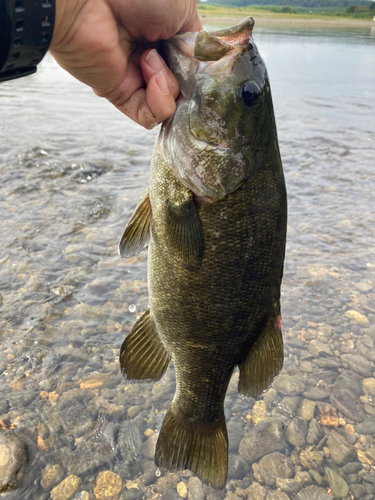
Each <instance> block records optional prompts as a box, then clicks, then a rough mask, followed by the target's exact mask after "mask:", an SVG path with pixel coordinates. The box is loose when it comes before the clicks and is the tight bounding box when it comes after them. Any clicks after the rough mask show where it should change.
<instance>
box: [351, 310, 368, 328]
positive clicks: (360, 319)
mask: <svg viewBox="0 0 375 500" xmlns="http://www.w3.org/2000/svg"><path fill="white" fill-rule="evenodd" d="M345 316H346V317H347V318H349V319H352V320H354V321H356V322H357V323H359V324H360V325H368V324H369V320H368V319H367V318H366V316H365V315H364V314H361V313H359V312H357V311H354V310H353V309H349V311H345Z"/></svg>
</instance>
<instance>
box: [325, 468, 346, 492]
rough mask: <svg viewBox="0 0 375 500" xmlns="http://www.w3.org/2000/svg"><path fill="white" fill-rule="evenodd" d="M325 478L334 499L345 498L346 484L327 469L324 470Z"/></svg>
mask: <svg viewBox="0 0 375 500" xmlns="http://www.w3.org/2000/svg"><path fill="white" fill-rule="evenodd" d="M325 478H326V480H327V482H328V484H329V487H330V488H331V491H332V493H333V496H334V497H336V498H345V497H346V495H347V494H348V492H349V487H348V485H347V483H346V482H345V481H344V480H343V478H342V477H340V476H339V475H338V474H337V473H336V472H335V471H333V470H332V469H330V468H329V467H326V468H325Z"/></svg>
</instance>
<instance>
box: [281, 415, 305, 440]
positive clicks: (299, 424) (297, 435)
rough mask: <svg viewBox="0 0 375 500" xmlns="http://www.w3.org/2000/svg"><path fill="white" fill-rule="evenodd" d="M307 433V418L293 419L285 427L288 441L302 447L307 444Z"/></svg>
mask: <svg viewBox="0 0 375 500" xmlns="http://www.w3.org/2000/svg"><path fill="white" fill-rule="evenodd" d="M306 434H307V423H306V420H304V419H303V418H300V417H296V418H295V419H293V421H292V423H291V424H290V425H289V426H288V427H287V428H286V429H285V437H286V439H287V441H288V442H289V443H290V444H292V445H293V446H297V447H298V448H302V446H303V445H304V444H305V438H306Z"/></svg>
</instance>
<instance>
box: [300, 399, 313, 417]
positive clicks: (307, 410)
mask: <svg viewBox="0 0 375 500" xmlns="http://www.w3.org/2000/svg"><path fill="white" fill-rule="evenodd" d="M315 407H316V401H312V400H311V399H302V401H301V404H300V406H299V408H298V412H297V415H298V416H299V417H302V418H303V419H304V420H306V422H310V420H312V419H313V418H314V412H315Z"/></svg>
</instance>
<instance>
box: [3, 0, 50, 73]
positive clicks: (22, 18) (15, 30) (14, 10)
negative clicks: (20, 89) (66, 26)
mask: <svg viewBox="0 0 375 500" xmlns="http://www.w3.org/2000/svg"><path fill="white" fill-rule="evenodd" d="M1 14H2V16H1V17H2V20H1V22H2V23H3V24H4V26H1V28H2V32H3V35H2V39H1V45H2V50H1V57H0V81H4V80H11V79H13V78H19V77H21V76H26V75H29V74H32V73H35V71H36V67H37V64H39V62H40V61H41V60H42V59H43V57H44V55H45V53H46V52H47V50H48V47H49V45H50V42H51V40H52V33H53V27H54V20H55V0H32V1H31V0H23V1H22V2H20V1H16V0H5V2H4V1H3V2H2V12H1ZM3 38H4V39H3Z"/></svg>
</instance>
